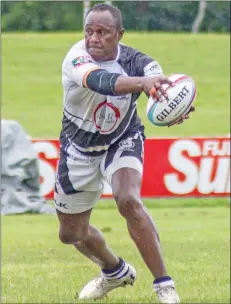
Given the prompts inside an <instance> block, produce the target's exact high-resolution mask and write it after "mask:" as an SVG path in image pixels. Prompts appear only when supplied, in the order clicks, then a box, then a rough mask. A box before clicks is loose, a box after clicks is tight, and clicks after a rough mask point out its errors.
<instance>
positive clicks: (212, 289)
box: [2, 207, 230, 303]
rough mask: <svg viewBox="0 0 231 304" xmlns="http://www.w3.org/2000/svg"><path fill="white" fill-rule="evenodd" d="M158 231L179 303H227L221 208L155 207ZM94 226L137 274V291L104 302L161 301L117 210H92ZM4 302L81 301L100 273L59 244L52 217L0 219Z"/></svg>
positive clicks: (226, 226)
mask: <svg viewBox="0 0 231 304" xmlns="http://www.w3.org/2000/svg"><path fill="white" fill-rule="evenodd" d="M150 212H151V215H152V216H153V217H154V219H155V221H156V224H157V226H158V228H159V232H160V237H161V240H162V249H163V253H164V256H165V261H166V264H167V268H168V271H169V274H171V275H172V276H173V277H174V279H175V281H176V284H177V288H178V291H179V293H180V295H181V299H182V303H230V295H229V294H230V290H229V289H230V285H229V284H230V271H229V269H230V257H229V254H230V253H229V246H230V238H229V230H230V223H229V212H228V209H227V207H219V208H210V207H207V208H203V209H201V208H183V207H182V208H181V209H179V208H175V209H174V208H172V209H171V208H170V209H155V208H153V209H150ZM92 223H93V224H95V225H97V226H98V227H99V228H100V229H101V230H102V231H104V235H105V238H106V240H107V241H108V243H109V245H110V246H111V248H112V249H113V250H114V251H115V252H116V253H117V254H118V255H120V256H122V257H123V258H125V259H126V260H127V261H129V262H130V263H132V264H133V265H134V266H135V267H136V269H137V274H138V278H137V282H136V284H135V285H134V287H133V288H131V287H128V288H126V289H118V290H116V291H113V292H111V293H110V295H109V296H108V298H107V299H106V300H104V301H103V300H101V301H100V303H156V298H155V295H154V293H153V291H152V280H153V278H152V276H151V274H150V273H149V271H148V270H147V268H146V267H145V265H144V263H143V261H142V259H141V257H140V255H139V253H138V252H137V250H136V248H135V245H134V244H133V243H132V241H131V239H130V238H129V236H128V233H127V229H126V225H125V222H124V220H123V219H122V217H120V216H119V214H118V212H117V211H116V210H113V209H112V210H102V209H100V208H99V207H98V208H96V210H95V211H94V212H93V215H92ZM2 233H3V238H2V262H3V264H2V265H3V266H2V303H79V301H78V300H77V299H75V294H76V292H79V291H80V290H81V288H82V287H83V286H84V285H85V284H86V283H87V282H88V281H89V280H91V279H92V278H94V277H95V276H96V275H98V273H99V270H98V268H97V267H96V266H95V265H93V264H92V263H91V262H90V261H88V260H87V259H86V258H84V257H83V256H81V255H80V254H79V253H77V252H76V251H75V249H74V247H72V246H68V245H63V244H61V243H60V242H59V240H58V237H57V235H58V221H57V219H56V216H54V215H22V216H8V217H3V219H2Z"/></svg>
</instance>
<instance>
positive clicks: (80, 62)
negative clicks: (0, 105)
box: [71, 56, 92, 67]
mask: <svg viewBox="0 0 231 304" xmlns="http://www.w3.org/2000/svg"><path fill="white" fill-rule="evenodd" d="M89 62H92V60H91V57H89V56H79V57H76V58H75V59H73V60H72V61H71V63H72V65H73V66H74V67H79V66H81V65H83V64H86V63H89Z"/></svg>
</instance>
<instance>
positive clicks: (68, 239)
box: [59, 228, 89, 245]
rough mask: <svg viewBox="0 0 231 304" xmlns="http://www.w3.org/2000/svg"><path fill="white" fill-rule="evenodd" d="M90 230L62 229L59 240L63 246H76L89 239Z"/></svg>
mask: <svg viewBox="0 0 231 304" xmlns="http://www.w3.org/2000/svg"><path fill="white" fill-rule="evenodd" d="M88 234H89V232H88V228H87V229H86V228H82V229H76V230H75V231H70V230H66V229H65V230H64V229H60V231H59V239H60V241H61V242H62V243H63V244H67V245H68V244H75V243H77V242H82V241H85V240H86V239H87V238H88Z"/></svg>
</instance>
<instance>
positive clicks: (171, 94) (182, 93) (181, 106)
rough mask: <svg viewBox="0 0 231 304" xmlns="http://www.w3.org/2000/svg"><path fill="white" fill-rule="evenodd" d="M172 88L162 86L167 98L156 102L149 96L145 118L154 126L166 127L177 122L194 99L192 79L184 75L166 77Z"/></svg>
mask: <svg viewBox="0 0 231 304" xmlns="http://www.w3.org/2000/svg"><path fill="white" fill-rule="evenodd" d="M168 78H169V79H170V80H171V81H172V82H173V83H174V86H170V85H169V84H163V85H162V87H163V88H164V90H165V91H166V92H167V94H168V98H167V99H166V98H163V99H162V101H157V99H155V98H154V99H153V98H152V97H151V96H150V97H149V99H148V103H147V110H146V111H147V117H148V119H149V121H151V123H153V124H154V125H156V126H167V125H169V124H172V123H174V122H177V121H178V120H179V119H180V118H181V117H182V116H183V115H184V114H186V113H187V112H188V111H189V109H190V107H191V106H192V103H193V101H194V100H195V97H196V85H195V82H194V81H193V79H192V78H191V77H189V76H187V75H184V74H174V75H171V76H169V77H168Z"/></svg>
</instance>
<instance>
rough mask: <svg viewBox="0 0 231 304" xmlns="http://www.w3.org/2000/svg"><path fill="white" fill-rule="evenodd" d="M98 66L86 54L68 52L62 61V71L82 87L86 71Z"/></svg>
mask: <svg viewBox="0 0 231 304" xmlns="http://www.w3.org/2000/svg"><path fill="white" fill-rule="evenodd" d="M97 68H99V66H97V65H96V64H95V63H94V62H93V60H92V58H91V57H90V56H89V55H88V54H74V52H73V54H70V55H69V56H68V58H66V60H65V61H64V64H63V72H64V73H66V74H67V75H68V76H69V78H70V79H71V80H72V81H74V82H75V83H76V84H78V85H79V86H81V87H83V78H84V76H85V74H86V73H89V72H90V71H92V70H94V69H97Z"/></svg>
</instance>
